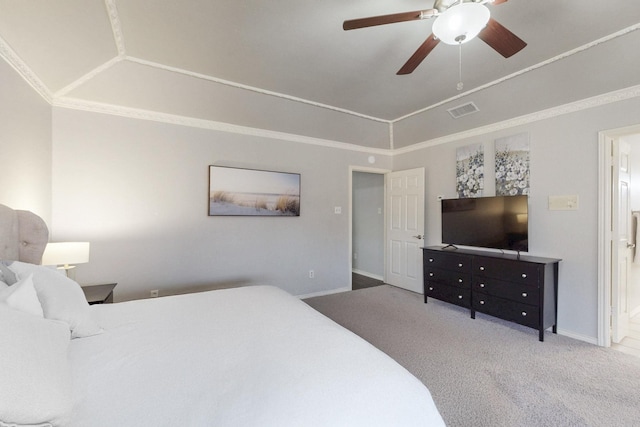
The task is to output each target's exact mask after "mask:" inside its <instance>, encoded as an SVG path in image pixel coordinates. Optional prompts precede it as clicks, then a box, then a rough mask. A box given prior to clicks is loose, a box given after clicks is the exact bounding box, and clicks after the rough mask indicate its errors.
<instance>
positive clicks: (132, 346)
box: [69, 286, 444, 427]
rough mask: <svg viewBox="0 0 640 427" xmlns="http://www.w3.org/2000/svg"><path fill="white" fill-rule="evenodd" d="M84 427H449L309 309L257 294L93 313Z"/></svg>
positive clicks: (411, 383)
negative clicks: (95, 326)
mask: <svg viewBox="0 0 640 427" xmlns="http://www.w3.org/2000/svg"><path fill="white" fill-rule="evenodd" d="M91 311H92V315H93V317H94V319H95V320H96V321H97V323H98V324H99V325H100V326H102V327H103V328H104V329H105V332H104V333H102V334H100V335H95V336H91V337H86V338H81V339H74V340H72V341H71V344H70V347H69V357H70V362H71V369H72V377H73V394H74V402H73V403H74V410H73V419H72V422H71V425H72V426H77V427H80V426H81V427H87V426H109V427H112V426H119V427H123V426H217V427H223V426H242V427H247V426H260V427H266V426H274V427H275V426H278V427H286V426H296V427H299V426H304V427H307V426H331V427H334V426H349V427H353V426H367V427H371V426H403V427H405V426H443V425H444V423H443V421H442V418H441V417H440V414H439V413H438V411H437V409H436V407H435V404H434V402H433V400H432V399H431V395H430V394H429V391H428V390H427V388H426V387H425V386H424V385H423V384H422V383H421V382H420V381H419V380H418V379H416V378H415V377H414V376H412V375H411V374H410V373H409V372H408V371H406V370H405V369H404V368H403V367H401V366H400V365H399V364H397V363H396V362H395V361H394V360H392V359H391V358H390V357H388V356H387V355H385V354H384V353H382V352H381V351H379V350H377V349H376V348H374V347H373V346H372V345H370V344H369V343H367V342H366V341H364V340H363V339H361V338H359V337H358V336H356V335H355V334H353V333H351V332H350V331H348V330H346V329H344V328H342V327H341V326H339V325H337V324H336V323H334V322H333V321H331V320H330V319H328V318H326V317H324V316H323V315H321V314H320V313H318V312H316V311H315V310H313V309H312V308H310V307H309V306H307V305H306V304H304V303H303V302H301V301H299V300H298V299H296V298H294V297H292V296H290V295H288V294H287V293H285V292H284V291H281V290H279V289H278V288H275V287H270V286H254V287H245V288H237V289H228V290H218V291H211V292H204V293H197V294H189V295H179V296H173V297H165V298H158V299H149V300H141V301H130V302H125V303H117V304H106V305H95V306H91Z"/></svg>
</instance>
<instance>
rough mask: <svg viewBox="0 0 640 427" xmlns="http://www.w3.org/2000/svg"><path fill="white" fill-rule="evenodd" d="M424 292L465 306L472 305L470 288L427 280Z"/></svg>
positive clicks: (432, 296)
mask: <svg viewBox="0 0 640 427" xmlns="http://www.w3.org/2000/svg"><path fill="white" fill-rule="evenodd" d="M424 294H425V296H427V297H431V298H435V299H439V300H441V301H445V302H448V303H451V304H456V305H459V306H462V307H465V308H470V307H471V290H470V289H462V288H457V287H453V286H447V285H443V284H441V283H434V282H426V283H425V285H424ZM425 301H426V299H425Z"/></svg>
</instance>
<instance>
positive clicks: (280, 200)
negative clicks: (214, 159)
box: [209, 166, 300, 216]
mask: <svg viewBox="0 0 640 427" xmlns="http://www.w3.org/2000/svg"><path fill="white" fill-rule="evenodd" d="M209 216H300V174H299V173H288V172H273V171H265V170H257V169H243V168H233V167H227V166H209Z"/></svg>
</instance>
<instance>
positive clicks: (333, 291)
mask: <svg viewBox="0 0 640 427" xmlns="http://www.w3.org/2000/svg"><path fill="white" fill-rule="evenodd" d="M350 290H351V288H350V287H349V288H346V287H345V288H337V289H331V290H330V291H320V292H312V293H310V294H304V295H296V298H300V299H307V298H313V297H323V296H325V295H333V294H341V293H343V292H349V291H350Z"/></svg>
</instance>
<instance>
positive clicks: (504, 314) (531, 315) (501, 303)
mask: <svg viewBox="0 0 640 427" xmlns="http://www.w3.org/2000/svg"><path fill="white" fill-rule="evenodd" d="M471 306H472V308H473V309H474V310H476V311H479V312H481V313H485V314H489V315H491V316H495V317H499V318H501V319H504V320H509V321H512V322H516V323H519V324H521V325H524V326H528V327H530V328H537V327H538V325H539V323H540V312H539V309H538V307H536V306H533V305H529V304H522V303H519V302H515V301H511V300H507V299H504V298H499V297H496V296H491V295H487V294H480V293H474V294H473V299H472V302H471Z"/></svg>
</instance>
